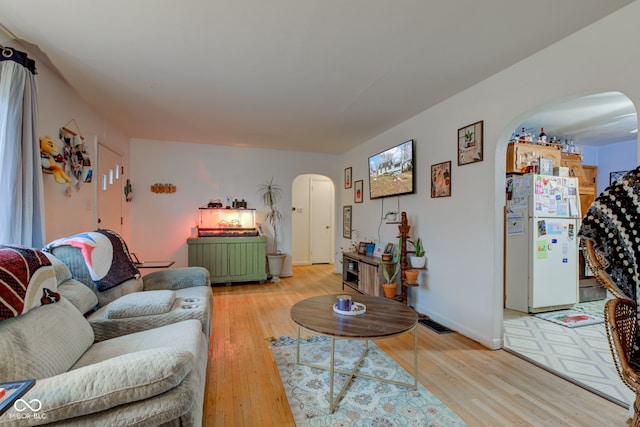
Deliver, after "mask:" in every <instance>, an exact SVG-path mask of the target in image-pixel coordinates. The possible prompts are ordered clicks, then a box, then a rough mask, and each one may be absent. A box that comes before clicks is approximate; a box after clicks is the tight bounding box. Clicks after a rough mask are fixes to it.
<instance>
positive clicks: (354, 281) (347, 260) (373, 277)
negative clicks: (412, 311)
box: [342, 212, 418, 304]
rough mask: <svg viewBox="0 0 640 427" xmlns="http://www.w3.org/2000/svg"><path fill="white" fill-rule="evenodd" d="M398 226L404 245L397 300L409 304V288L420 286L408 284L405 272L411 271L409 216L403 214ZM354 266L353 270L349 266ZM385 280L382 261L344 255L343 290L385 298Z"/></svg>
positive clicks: (344, 253)
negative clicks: (383, 286)
mask: <svg viewBox="0 0 640 427" xmlns="http://www.w3.org/2000/svg"><path fill="white" fill-rule="evenodd" d="M394 224H399V225H398V232H399V235H398V238H400V237H402V245H401V246H400V269H401V271H400V275H399V276H398V279H397V280H398V285H400V294H399V295H396V298H394V299H396V300H398V301H400V302H402V303H403V304H406V303H407V287H408V286H409V287H412V286H418V284H417V283H415V284H414V283H411V284H410V283H407V279H406V277H405V274H404V272H405V270H409V269H411V266H409V263H408V262H407V254H408V253H410V251H408V250H407V241H408V238H409V229H410V228H411V226H410V225H408V224H407V214H406V212H402V214H401V220H400V221H399V222H397V223H394ZM384 264H388V265H393V264H394V263H393V262H384ZM350 265H353V267H352V268H350V267H349V266H350ZM383 282H384V278H383V276H382V270H381V269H380V260H379V259H378V258H373V257H370V256H366V255H360V254H358V253H356V252H343V253H342V289H344V287H345V286H348V287H350V288H351V289H353V290H354V291H357V292H360V293H361V294H365V295H374V296H384V291H383V290H382V283H383Z"/></svg>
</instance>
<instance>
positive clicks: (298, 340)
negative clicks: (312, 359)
mask: <svg viewBox="0 0 640 427" xmlns="http://www.w3.org/2000/svg"><path fill="white" fill-rule="evenodd" d="M299 364H300V326H298V339H296V365H299Z"/></svg>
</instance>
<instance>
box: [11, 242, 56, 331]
mask: <svg viewBox="0 0 640 427" xmlns="http://www.w3.org/2000/svg"><path fill="white" fill-rule="evenodd" d="M57 289H58V282H57V279H56V273H55V270H54V268H53V266H52V265H51V261H49V258H47V256H46V255H45V254H44V253H42V252H40V251H39V250H37V249H31V248H25V247H23V246H11V245H0V321H2V320H5V319H9V318H11V317H15V316H18V315H20V314H24V313H26V312H27V311H29V310H31V309H32V308H35V307H39V306H41V305H44V304H51V303H54V302H56V301H59V300H60V294H58V293H57V292H56V291H57Z"/></svg>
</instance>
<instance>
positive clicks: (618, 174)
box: [609, 171, 629, 185]
mask: <svg viewBox="0 0 640 427" xmlns="http://www.w3.org/2000/svg"><path fill="white" fill-rule="evenodd" d="M627 172H629V171H617V172H609V184H610V185H611V184H613V183H614V182H616V181H617V180H618V178H620V177H623V176H624V174H625V173H627Z"/></svg>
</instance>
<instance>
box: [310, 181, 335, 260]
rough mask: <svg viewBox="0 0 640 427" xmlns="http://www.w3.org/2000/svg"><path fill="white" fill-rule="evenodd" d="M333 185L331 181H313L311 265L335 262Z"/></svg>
mask: <svg viewBox="0 0 640 427" xmlns="http://www.w3.org/2000/svg"><path fill="white" fill-rule="evenodd" d="M332 185H333V184H332V183H331V181H329V180H316V179H312V180H311V198H310V199H311V203H310V204H311V217H310V228H311V233H310V234H311V239H310V240H311V242H310V243H311V263H312V264H323V263H331V262H333V256H332V245H331V241H332V240H331V238H332V235H333V224H332V218H333V215H332V212H333V197H332V191H331V190H332Z"/></svg>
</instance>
